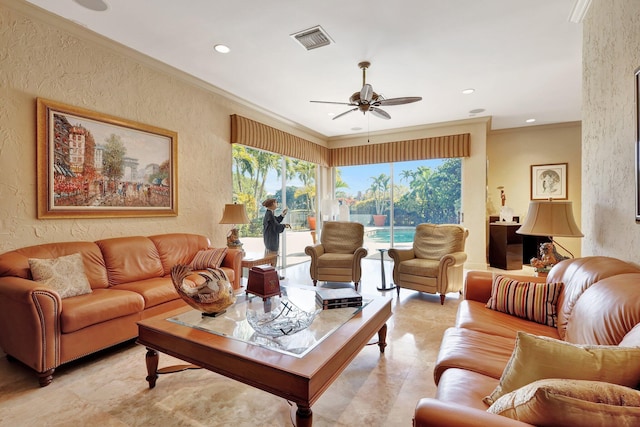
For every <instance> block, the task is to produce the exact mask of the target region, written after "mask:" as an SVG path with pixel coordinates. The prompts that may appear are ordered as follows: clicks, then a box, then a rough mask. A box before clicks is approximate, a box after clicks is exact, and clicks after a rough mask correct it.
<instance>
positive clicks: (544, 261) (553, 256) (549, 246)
mask: <svg viewBox="0 0 640 427" xmlns="http://www.w3.org/2000/svg"><path fill="white" fill-rule="evenodd" d="M563 259H569V257H565V256H562V255H560V254H559V253H558V251H557V250H556V247H555V245H554V244H553V243H552V242H545V243H541V244H540V258H531V261H530V262H531V265H532V266H533V267H534V268H535V269H536V272H538V273H542V272H548V271H549V270H551V267H553V266H554V265H556V264H557V263H559V262H560V261H562V260H563Z"/></svg>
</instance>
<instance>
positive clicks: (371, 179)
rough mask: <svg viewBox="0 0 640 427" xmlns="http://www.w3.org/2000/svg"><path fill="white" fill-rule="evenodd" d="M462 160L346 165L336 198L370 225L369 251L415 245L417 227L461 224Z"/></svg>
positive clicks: (338, 178)
mask: <svg viewBox="0 0 640 427" xmlns="http://www.w3.org/2000/svg"><path fill="white" fill-rule="evenodd" d="M461 164H462V161H461V160H460V159H457V158H456V159H433V160H420V161H411V162H400V163H383V164H374V165H362V166H346V167H340V168H337V169H336V174H335V176H336V179H335V197H336V199H337V200H338V203H339V204H340V205H342V206H347V207H348V212H349V219H350V220H351V221H357V222H360V223H361V224H363V225H364V226H365V246H367V247H368V248H369V249H374V248H388V247H391V246H400V247H402V246H410V245H411V243H412V242H413V235H414V232H415V226H416V225H417V224H420V223H424V222H430V223H435V224H445V223H453V224H458V223H459V222H460V211H461V194H462V191H461V172H462V171H461Z"/></svg>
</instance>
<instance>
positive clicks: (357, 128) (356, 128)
mask: <svg viewBox="0 0 640 427" xmlns="http://www.w3.org/2000/svg"><path fill="white" fill-rule="evenodd" d="M351 130H355V131H358V130H362V128H359V127H355V128H351Z"/></svg>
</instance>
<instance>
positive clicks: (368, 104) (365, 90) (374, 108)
mask: <svg viewBox="0 0 640 427" xmlns="http://www.w3.org/2000/svg"><path fill="white" fill-rule="evenodd" d="M370 65H371V63H369V62H368V61H363V62H360V63H359V64H358V67H359V68H361V69H362V89H360V92H355V93H354V94H353V95H351V97H350V98H349V102H332V101H311V102H317V103H322V104H340V105H351V106H353V107H354V108H352V109H350V110H347V111H345V112H344V113H340V114H338V115H337V116H335V117H334V118H333V120H335V119H337V118H338V117H342V116H344V115H346V114H349V113H351V112H353V111H357V110H360V111H362V114H364V113H366V112H367V111H369V112H371V114H373V115H374V116H376V117H380V118H381V119H386V120H389V119H390V118H391V116H390V115H389V113H387V112H386V111H384V110H382V109H380V108H379V107H380V106H390V105H401V104H410V103H412V102H417V101H421V100H422V97H421V96H405V97H402V98H389V99H385V98H384V96H382V95H379V94H377V93H375V92H374V91H373V87H372V86H371V85H370V84H368V83H367V68H369V66H370Z"/></svg>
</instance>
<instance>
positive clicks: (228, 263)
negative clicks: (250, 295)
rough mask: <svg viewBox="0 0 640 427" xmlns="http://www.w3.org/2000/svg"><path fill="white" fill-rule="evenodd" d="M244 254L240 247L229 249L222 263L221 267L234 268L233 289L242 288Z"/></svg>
mask: <svg viewBox="0 0 640 427" xmlns="http://www.w3.org/2000/svg"><path fill="white" fill-rule="evenodd" d="M243 256H244V255H243V253H242V251H241V250H240V249H227V254H226V255H225V256H224V259H223V260H222V264H221V265H220V266H221V267H227V268H230V269H232V270H233V289H240V280H241V279H242V257H243Z"/></svg>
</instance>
